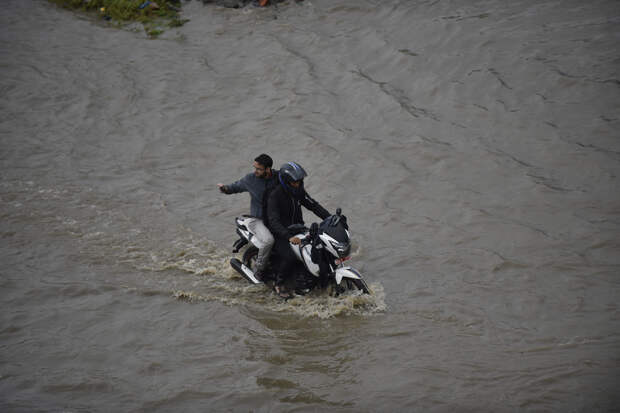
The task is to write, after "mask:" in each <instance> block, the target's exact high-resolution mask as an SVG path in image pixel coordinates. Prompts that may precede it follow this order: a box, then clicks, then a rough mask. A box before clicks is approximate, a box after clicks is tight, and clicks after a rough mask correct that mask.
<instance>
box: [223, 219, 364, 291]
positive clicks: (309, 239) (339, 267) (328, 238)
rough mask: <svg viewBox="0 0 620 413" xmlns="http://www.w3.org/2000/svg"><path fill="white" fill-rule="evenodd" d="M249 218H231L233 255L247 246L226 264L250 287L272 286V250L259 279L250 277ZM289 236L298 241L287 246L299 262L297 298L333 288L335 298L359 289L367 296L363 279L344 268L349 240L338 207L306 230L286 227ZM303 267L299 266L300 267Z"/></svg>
mask: <svg viewBox="0 0 620 413" xmlns="http://www.w3.org/2000/svg"><path fill="white" fill-rule="evenodd" d="M251 219H253V218H251V217H249V216H242V217H237V218H235V221H236V224H237V234H238V235H239V239H238V240H237V241H236V242H235V243H234V245H233V253H238V252H239V251H240V250H241V249H242V248H243V247H244V246H245V245H247V244H248V243H249V244H251V245H250V246H249V247H248V248H247V249H246V250H245V252H244V253H243V256H242V259H241V260H239V259H237V258H232V259H231V260H230V265H231V266H232V267H233V268H234V269H235V270H236V271H237V272H238V273H239V274H240V275H241V276H243V277H244V278H245V279H246V280H247V281H249V282H250V283H252V284H260V283H264V284H267V285H273V283H274V280H275V273H274V269H275V268H277V266H278V259H279V257H278V256H277V253H276V252H275V251H273V252H272V253H271V255H270V257H269V263H268V264H267V266H266V269H265V271H264V272H263V274H264V276H263V277H262V278H261V279H258V277H257V276H256V275H255V274H254V271H255V269H256V257H257V255H258V246H257V245H256V244H259V242H257V240H253V239H254V234H253V232H252V231H251V229H250V225H248V224H249V222H250V220H251ZM288 229H289V232H290V233H291V236H296V237H297V238H299V239H300V240H301V243H300V244H299V245H295V244H293V243H290V247H291V249H292V250H293V252H294V253H295V256H296V257H297V259H298V260H299V261H298V262H299V265H298V268H297V271H296V274H295V277H294V290H295V293H297V294H299V295H304V294H307V293H309V292H310V291H312V290H313V289H315V288H323V289H324V288H327V287H329V286H330V285H331V286H333V287H334V290H335V292H336V295H338V294H342V293H344V292H345V291H347V290H361V291H362V292H363V293H364V294H370V289H369V288H368V285H367V284H366V281H364V278H363V277H362V275H361V274H360V272H359V271H357V270H356V269H355V268H353V267H351V266H348V265H345V263H346V261H348V260H349V259H350V258H351V255H350V254H351V238H350V234H349V231H348V225H347V223H346V218H345V217H344V215H342V211H341V209H340V208H338V210H337V211H336V214H335V215H331V216H329V217H327V218H325V219H324V220H323V221H322V222H321V223H320V224H317V223H313V224H312V225H311V226H310V228H306V227H305V226H304V225H300V224H295V225H291V226H290V227H289V228H288ZM302 264H303V265H302Z"/></svg>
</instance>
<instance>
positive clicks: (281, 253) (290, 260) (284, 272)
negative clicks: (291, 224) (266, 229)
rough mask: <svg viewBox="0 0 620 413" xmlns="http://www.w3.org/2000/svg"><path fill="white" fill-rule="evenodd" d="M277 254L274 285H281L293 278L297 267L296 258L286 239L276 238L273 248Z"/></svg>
mask: <svg viewBox="0 0 620 413" xmlns="http://www.w3.org/2000/svg"><path fill="white" fill-rule="evenodd" d="M273 248H274V250H275V251H276V253H277V254H278V261H279V263H278V268H276V284H282V283H284V282H286V281H287V280H288V279H290V278H291V277H292V276H293V271H294V270H295V267H296V266H297V263H298V260H297V256H296V255H295V253H294V252H293V250H291V244H290V243H289V241H288V239H281V238H276V242H275V244H274V246H273Z"/></svg>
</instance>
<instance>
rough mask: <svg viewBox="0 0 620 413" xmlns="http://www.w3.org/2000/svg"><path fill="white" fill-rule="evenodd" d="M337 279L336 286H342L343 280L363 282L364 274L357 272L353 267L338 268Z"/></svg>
mask: <svg viewBox="0 0 620 413" xmlns="http://www.w3.org/2000/svg"><path fill="white" fill-rule="evenodd" d="M335 278H336V284H338V285H340V282H341V281H342V279H343V278H353V279H355V280H361V279H362V274H360V273H359V271H357V270H356V269H355V268H353V267H340V268H336V274H335Z"/></svg>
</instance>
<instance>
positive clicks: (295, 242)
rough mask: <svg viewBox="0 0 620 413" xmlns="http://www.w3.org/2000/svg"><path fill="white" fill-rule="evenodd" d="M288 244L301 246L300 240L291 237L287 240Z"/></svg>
mask: <svg viewBox="0 0 620 413" xmlns="http://www.w3.org/2000/svg"><path fill="white" fill-rule="evenodd" d="M288 242H290V243H291V244H295V245H299V244H301V240H300V239H299V238H297V237H291V238H289V239H288Z"/></svg>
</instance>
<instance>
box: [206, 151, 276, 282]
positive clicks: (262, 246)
mask: <svg viewBox="0 0 620 413" xmlns="http://www.w3.org/2000/svg"><path fill="white" fill-rule="evenodd" d="M253 166H254V173H249V174H247V175H246V176H244V177H243V178H241V179H240V180H238V181H237V182H234V183H232V184H230V185H224V184H217V186H218V188H219V189H220V191H221V192H223V193H225V194H237V193H240V192H249V193H250V198H251V199H250V216H251V217H252V218H253V219H252V220H250V223H249V224H248V226H249V229H250V231H252V232H253V233H254V238H253V239H252V242H253V243H254V244H255V245H256V246H257V247H258V255H257V257H256V269H255V271H254V275H255V276H256V277H257V278H258V279H260V278H262V277H263V275H264V271H265V266H266V265H267V260H268V258H269V253H270V252H271V248H272V247H273V243H274V239H273V236H272V235H271V232H269V229H267V227H266V226H265V224H264V223H263V220H264V218H265V216H264V215H265V205H266V203H267V194H268V193H269V192H270V191H271V190H272V189H273V188H274V187H276V186H277V185H278V173H277V172H276V171H274V170H272V168H271V167H272V166H273V160H272V159H271V157H270V156H269V155H266V154H264V153H263V154H261V155H259V156H258V157H256V159H254V165H253Z"/></svg>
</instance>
